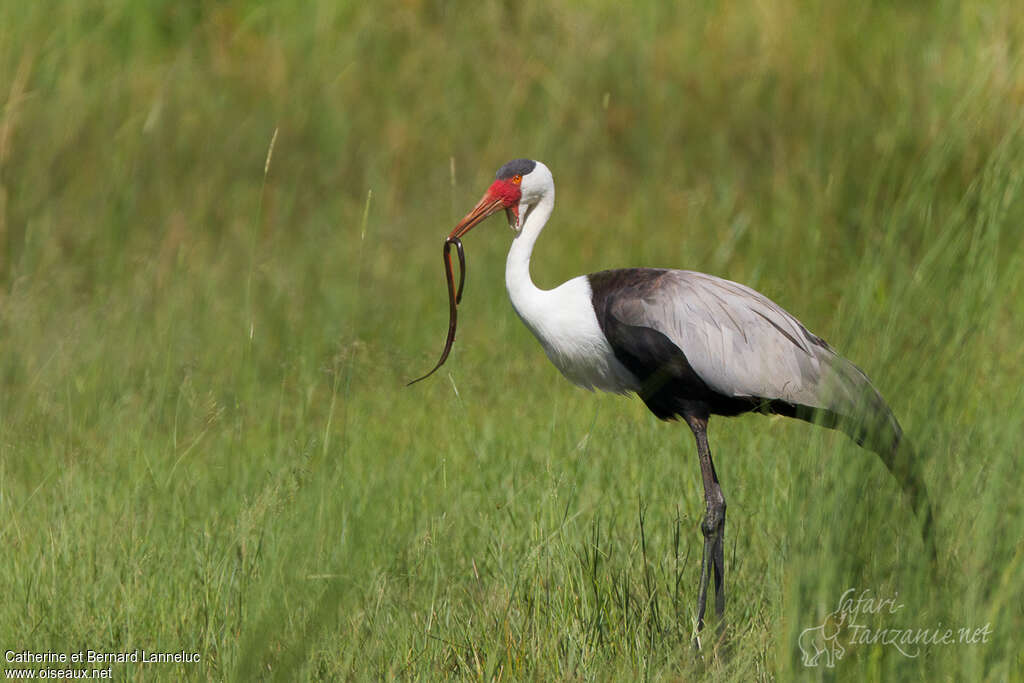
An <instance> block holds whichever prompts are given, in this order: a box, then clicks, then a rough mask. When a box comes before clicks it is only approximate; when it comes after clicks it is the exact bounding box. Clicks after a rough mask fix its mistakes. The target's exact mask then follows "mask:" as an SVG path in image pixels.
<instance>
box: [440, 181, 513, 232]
mask: <svg viewBox="0 0 1024 683" xmlns="http://www.w3.org/2000/svg"><path fill="white" fill-rule="evenodd" d="M516 179H518V176H516V177H515V179H513V178H509V179H507V180H495V181H494V182H493V183H491V186H490V187H489V188H487V192H485V193H484V196H483V198H482V199H481V200H480V201H479V202H478V203H477V205H476V206H474V207H473V210H472V211H470V212H469V213H468V214H466V217H465V218H463V219H462V220H461V221H459V224H458V225H456V226H455V229H454V230H452V232H451V234H450V235H449V236H448V239H454V238H456V237H462V236H463V235H465V234H466V233H467V232H469V231H470V229H471V228H472V227H473V226H474V225H476V224H478V223H480V222H481V221H482V220H483V219H485V218H487V217H488V216H490V215H491V214H492V213H494V212H495V211H498V210H499V209H505V210H506V211H508V212H509V213H511V214H512V215H514V216H515V220H516V222H517V223H518V221H519V199H520V198H521V197H522V195H523V193H522V191H521V190H520V189H519V183H518V182H514V180H516ZM510 220H511V217H510Z"/></svg>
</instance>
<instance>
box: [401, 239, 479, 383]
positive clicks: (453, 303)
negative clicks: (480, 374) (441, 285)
mask: <svg viewBox="0 0 1024 683" xmlns="http://www.w3.org/2000/svg"><path fill="white" fill-rule="evenodd" d="M453 244H454V245H455V249H456V250H457V251H458V252H459V289H458V291H456V289H455V277H454V275H453V273H452V256H451V252H452V245H453ZM442 258H443V259H444V274H445V279H446V280H447V282H448V338H447V339H445V341H444V351H442V352H441V358H440V359H439V360H438V361H437V365H435V366H434V367H433V369H432V370H431V371H430V372H428V373H427V374H425V375H423V376H422V377H418V378H416V379H414V380H412V381H411V382H409V383H408V384H406V385H405V386H411V385H413V384H416V382H419V381H420V380H424V379H426V378H428V377H430V376H431V375H433V374H434V373H435V372H437V369H438V368H439V367H441V366H442V365H444V362H445V361H446V360H448V354H449V353H450V352H451V350H452V344H454V343H455V325H456V321H457V320H458V304H459V302H460V301H462V289H463V287H464V286H465V285H466V254H465V252H464V251H463V250H462V240H460V239H459V238H458V237H449V238H448V239H446V240H445V241H444V253H443V255H442Z"/></svg>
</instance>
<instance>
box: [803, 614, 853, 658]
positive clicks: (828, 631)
mask: <svg viewBox="0 0 1024 683" xmlns="http://www.w3.org/2000/svg"><path fill="white" fill-rule="evenodd" d="M845 622H846V612H844V611H843V610H842V609H837V610H836V611H835V612H831V613H829V614H828V616H826V617H825V621H823V622H822V623H821V625H820V626H812V627H811V628H805V629H804V630H803V631H801V633H800V638H799V639H798V640H797V645H799V646H800V652H801V653H802V654H803V661H804V666H818V660H819V659H821V656H822V655H825V666H827V667H829V668H831V667H834V666H835V665H836V660H837V659H842V657H843V655H844V654H846V650H845V649H844V648H843V646H842V645H840V644H839V634H840V633H841V632H842V629H843V624H844V623H845Z"/></svg>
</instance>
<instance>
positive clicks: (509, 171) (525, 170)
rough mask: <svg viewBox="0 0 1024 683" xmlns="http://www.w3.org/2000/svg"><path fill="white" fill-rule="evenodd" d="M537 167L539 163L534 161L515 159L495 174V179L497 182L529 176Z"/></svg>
mask: <svg viewBox="0 0 1024 683" xmlns="http://www.w3.org/2000/svg"><path fill="white" fill-rule="evenodd" d="M536 167H537V162H536V161H534V160H533V159H513V160H512V161H510V162H508V163H507V164H505V165H504V166H502V167H501V168H499V169H498V172H497V173H496V174H494V178H495V180H507V179H509V178H511V177H512V176H516V175H527V174H529V173H531V172H533V169H535V168H536Z"/></svg>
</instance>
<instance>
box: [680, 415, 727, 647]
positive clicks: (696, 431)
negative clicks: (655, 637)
mask: <svg viewBox="0 0 1024 683" xmlns="http://www.w3.org/2000/svg"><path fill="white" fill-rule="evenodd" d="M683 418H684V419H685V420H686V424H688V425H690V429H691V430H693V436H694V437H695V438H696V439H697V455H698V456H699V458H700V473H701V478H702V479H703V480H704V504H705V512H704V520H703V521H702V522H701V525H700V529H701V531H702V532H703V533H704V557H703V560H702V561H701V570H700V593H699V594H698V596H697V630H698V631H700V630H701V629H703V628H704V609H705V606H706V605H707V597H708V580H709V577H710V575H711V574H712V573H713V574H714V576H715V616H716V617H717V618H718V633H719V635H720V634H721V633H722V631H723V630H724V629H725V554H724V552H723V537H724V535H725V496H724V495H722V487H721V486H720V485H719V483H718V475H717V474H716V473H715V465H714V463H713V462H711V449H710V448H709V447H708V413H707V411H706V410H699V411H694V412H692V413H687V414H686V415H684V416H683Z"/></svg>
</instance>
